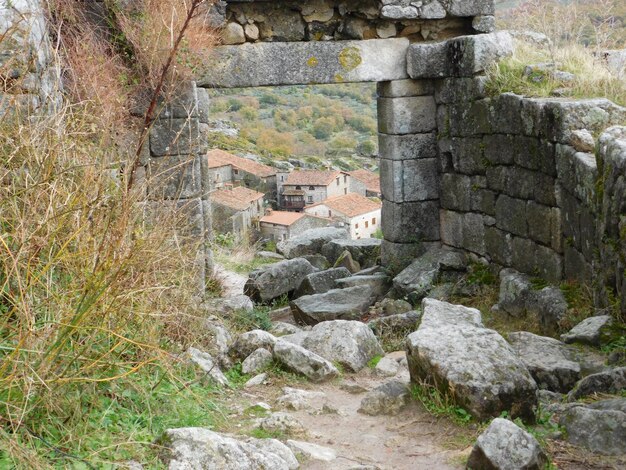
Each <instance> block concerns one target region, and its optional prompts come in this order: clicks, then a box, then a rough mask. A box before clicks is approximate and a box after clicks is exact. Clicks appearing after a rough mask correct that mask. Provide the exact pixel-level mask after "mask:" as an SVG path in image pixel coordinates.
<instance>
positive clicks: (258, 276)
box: [244, 258, 315, 303]
mask: <svg viewBox="0 0 626 470" xmlns="http://www.w3.org/2000/svg"><path fill="white" fill-rule="evenodd" d="M314 271H315V268H314V267H313V266H311V263H309V262H308V261H307V260H305V259H302V258H296V259H288V260H284V261H279V262H278V263H274V264H270V265H269V266H267V267H265V268H263V269H260V270H257V271H253V272H251V273H250V278H249V279H248V281H247V282H246V284H245V286H244V293H245V294H246V295H248V296H250V298H252V299H253V300H254V301H255V302H259V303H268V302H271V301H272V300H274V299H276V298H278V297H281V296H283V295H288V294H290V293H291V292H293V291H294V290H295V289H296V288H297V287H298V286H299V285H300V283H301V282H302V280H303V279H304V278H305V277H306V276H307V275H308V274H311V273H312V272H314Z"/></svg>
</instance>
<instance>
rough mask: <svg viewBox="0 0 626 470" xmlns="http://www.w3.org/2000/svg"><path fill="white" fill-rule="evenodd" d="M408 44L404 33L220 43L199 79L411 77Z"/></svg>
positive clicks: (257, 81) (209, 83) (255, 82)
mask: <svg viewBox="0 0 626 470" xmlns="http://www.w3.org/2000/svg"><path fill="white" fill-rule="evenodd" d="M408 46H409V40H408V39H406V38H397V39H374V40H368V41H338V42H331V41H311V42H292V43H281V42H276V43H255V44H250V43H247V44H243V45H240V46H220V47H216V48H215V50H214V51H215V52H214V55H213V58H212V59H211V60H210V61H208V62H207V64H206V67H204V68H203V70H202V71H201V72H200V73H199V76H198V77H197V82H198V84H199V86H202V87H216V88H233V87H255V86H265V85H307V84H311V83H342V82H382V81H389V80H401V79H405V78H408V76H407V71H406V51H407V48H408Z"/></svg>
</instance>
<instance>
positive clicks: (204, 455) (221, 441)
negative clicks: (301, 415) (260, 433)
mask: <svg viewBox="0 0 626 470" xmlns="http://www.w3.org/2000/svg"><path fill="white" fill-rule="evenodd" d="M161 440H162V443H163V445H164V446H165V447H167V452H166V453H165V457H164V458H165V463H166V464H167V465H168V468H169V469H170V470H183V469H190V468H197V469H200V468H216V469H217V468H223V469H231V470H249V469H250V468H268V469H269V468H271V469H275V470H295V469H297V468H298V467H299V465H298V461H297V460H296V458H295V456H294V455H293V452H291V450H289V448H288V447H287V446H285V445H284V444H282V443H281V442H280V441H277V440H275V439H271V440H269V439H267V440H266V439H249V440H248V441H247V442H243V441H240V440H237V439H235V438H233V437H229V436H226V435H224V434H220V433H217V432H214V431H211V430H209V429H205V428H179V429H168V430H167V431H165V434H164V436H163V438H162V439H161ZM269 441H271V443H269Z"/></svg>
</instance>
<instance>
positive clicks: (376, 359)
mask: <svg viewBox="0 0 626 470" xmlns="http://www.w3.org/2000/svg"><path fill="white" fill-rule="evenodd" d="M382 358H383V357H382V356H374V357H373V358H371V359H370V360H369V361H367V367H369V368H370V369H374V368H376V366H377V365H378V363H379V362H380V360H381V359H382Z"/></svg>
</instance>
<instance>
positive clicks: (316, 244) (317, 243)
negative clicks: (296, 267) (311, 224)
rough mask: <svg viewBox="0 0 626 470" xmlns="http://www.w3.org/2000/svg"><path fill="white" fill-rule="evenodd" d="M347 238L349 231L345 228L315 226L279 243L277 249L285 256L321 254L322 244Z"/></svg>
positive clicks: (295, 256) (296, 256)
mask: <svg viewBox="0 0 626 470" xmlns="http://www.w3.org/2000/svg"><path fill="white" fill-rule="evenodd" d="M346 238H348V232H347V231H346V230H345V229H343V228H337V227H323V228H314V229H310V230H306V231H304V232H302V233H301V234H300V235H298V236H296V237H292V238H290V239H288V240H285V241H282V242H280V243H278V245H277V246H276V249H277V251H278V252H279V253H280V254H282V255H283V256H285V258H289V259H291V258H298V257H300V256H304V255H315V254H319V253H321V252H322V246H323V245H324V244H326V243H328V242H329V241H331V240H337V239H346Z"/></svg>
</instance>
